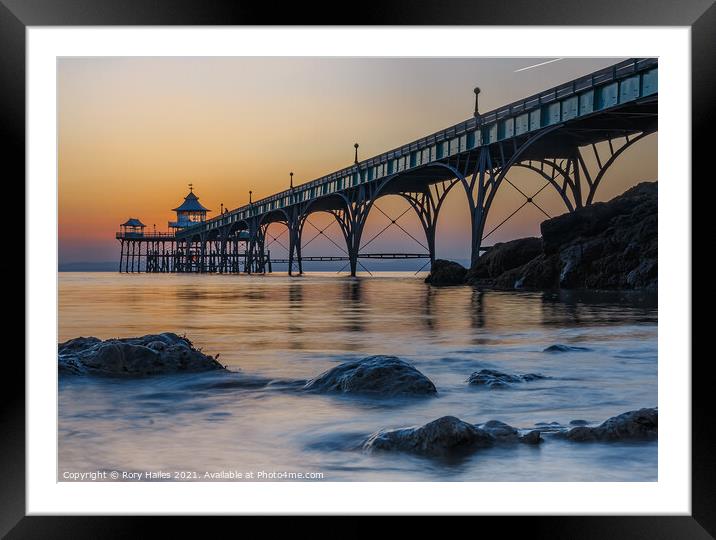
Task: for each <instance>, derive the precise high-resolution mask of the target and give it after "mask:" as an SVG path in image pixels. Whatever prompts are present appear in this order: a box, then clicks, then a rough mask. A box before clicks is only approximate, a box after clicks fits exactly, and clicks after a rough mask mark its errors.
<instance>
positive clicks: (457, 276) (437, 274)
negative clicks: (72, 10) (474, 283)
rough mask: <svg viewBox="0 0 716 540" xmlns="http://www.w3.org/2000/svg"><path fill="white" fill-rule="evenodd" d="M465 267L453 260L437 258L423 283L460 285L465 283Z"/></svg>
mask: <svg viewBox="0 0 716 540" xmlns="http://www.w3.org/2000/svg"><path fill="white" fill-rule="evenodd" d="M466 275H467V268H465V267H464V266H462V265H461V264H460V263H456V262H454V261H446V260H445V259H437V260H436V261H435V262H434V263H433V265H432V267H431V268H430V273H429V274H428V277H426V278H425V283H430V284H431V285H462V284H464V283H465V276H466Z"/></svg>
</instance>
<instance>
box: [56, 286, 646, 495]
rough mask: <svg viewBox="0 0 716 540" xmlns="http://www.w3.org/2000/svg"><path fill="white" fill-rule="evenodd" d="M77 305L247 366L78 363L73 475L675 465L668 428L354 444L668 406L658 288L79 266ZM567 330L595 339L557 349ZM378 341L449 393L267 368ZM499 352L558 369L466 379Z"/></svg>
mask: <svg viewBox="0 0 716 540" xmlns="http://www.w3.org/2000/svg"><path fill="white" fill-rule="evenodd" d="M59 305H60V328H59V340H60V341H64V340H66V339H69V338H72V337H77V336H88V335H92V336H97V337H99V338H103V339H106V338H110V337H130V336H138V335H143V334H148V333H159V332H164V331H173V332H176V333H178V334H183V333H186V335H187V337H189V338H190V339H191V340H192V341H193V342H194V344H195V346H197V347H200V348H202V349H203V350H204V352H207V353H209V354H212V355H215V354H216V353H220V358H219V360H220V361H221V362H222V363H224V364H227V365H228V367H229V368H230V369H231V370H235V371H240V372H241V373H240V374H239V375H229V376H227V375H226V374H221V373H210V374H198V375H177V376H165V377H158V378H149V379H143V380H134V381H131V380H97V379H81V378H77V379H74V380H72V379H69V380H64V381H63V382H61V383H60V392H59V414H60V417H59V472H60V479H62V476H63V473H64V472H66V471H71V472H77V471H79V472H84V471H93V470H105V471H111V470H118V471H132V472H136V471H141V472H146V471H159V470H162V471H190V472H196V473H198V474H199V475H203V474H204V473H205V472H220V471H229V470H232V471H245V472H250V471H253V472H260V471H267V472H273V471H277V472H284V471H285V472H319V473H323V481H346V480H358V481H366V480H368V481H372V480H376V481H384V480H400V481H405V480H410V481H424V480H438V481H465V480H467V481H570V480H579V481H655V480H656V479H657V443H632V444H600V443H596V444H575V443H568V442H563V441H558V440H554V439H547V441H546V442H545V443H544V444H542V445H541V446H539V447H529V446H527V445H516V446H514V447H507V448H504V447H503V448H492V449H488V450H481V451H478V452H477V453H475V454H473V455H472V456H471V457H468V458H465V459H461V460H458V461H450V462H445V461H436V460H430V459H425V458H417V457H412V456H406V455H397V454H396V455H380V454H373V455H366V454H363V453H362V452H360V451H356V450H353V449H352V448H353V446H354V445H355V444H356V443H358V442H359V441H361V440H362V439H363V438H365V437H366V436H367V435H368V434H370V433H371V432H373V431H375V430H378V429H380V428H393V427H404V426H410V425H416V424H423V423H425V422H428V421H431V420H434V419H436V418H438V417H440V416H443V415H454V416H457V417H459V418H461V419H463V420H465V421H469V422H472V423H481V422H485V421H487V420H491V419H496V420H501V421H504V422H507V423H509V424H511V425H513V426H515V427H518V428H523V429H528V428H531V427H534V425H535V424H536V423H538V422H559V423H561V424H563V425H567V424H568V423H569V422H570V421H571V420H575V419H582V420H587V421H589V422H594V423H599V422H601V421H603V420H605V419H606V418H608V417H610V416H613V415H615V414H619V413H621V412H625V411H628V410H632V409H635V408H640V407H653V406H656V405H657V310H656V299H655V298H649V297H643V296H641V295H638V294H637V295H635V294H626V293H612V294H599V295H597V294H590V295H587V294H585V293H582V294H572V295H564V294H563V295H561V296H560V295H557V294H552V293H549V294H547V293H514V292H504V293H503V292H484V293H483V292H480V291H477V290H473V289H472V288H470V287H457V288H439V289H438V288H431V287H429V286H427V285H425V284H424V283H423V282H422V279H420V278H417V277H415V276H412V275H411V274H399V273H385V274H383V275H380V276H378V277H373V278H358V279H350V278H348V277H338V276H337V275H335V274H329V273H326V274H318V273H317V274H310V275H307V276H304V277H302V278H291V279H290V278H288V277H287V276H282V275H278V274H275V275H270V276H250V277H249V276H198V275H119V274H113V273H61V274H60V277H59ZM555 343H562V344H573V345H579V346H582V347H588V348H589V349H590V350H589V351H588V352H573V353H562V354H548V353H544V352H542V351H543V349H544V348H545V347H547V346H549V345H552V344H555ZM372 354H391V355H397V356H400V357H401V358H403V359H406V360H408V361H410V362H412V363H413V364H414V365H415V366H416V367H417V368H418V369H419V370H420V371H422V372H423V373H424V374H426V375H427V376H428V377H429V378H430V379H431V380H432V381H433V382H434V383H435V385H436V386H437V388H438V392H439V394H438V397H436V398H432V399H430V398H429V399H419V400H415V399H408V400H406V399H395V400H376V399H367V398H355V397H347V396H335V395H305V394H300V393H297V392H295V391H292V390H290V389H287V388H285V387H282V386H281V385H272V386H269V387H268V388H266V387H256V385H252V384H251V383H252V381H255V380H256V379H257V378H270V379H280V380H295V379H307V378H310V377H313V376H315V375H317V374H319V373H321V372H322V371H324V370H326V369H328V368H330V367H332V366H335V365H336V364H338V363H339V362H342V361H345V360H347V359H354V358H362V357H365V356H369V355H372ZM482 368H494V369H498V370H500V371H504V372H508V373H527V372H538V373H542V374H544V375H548V376H550V377H551V378H550V379H546V380H542V381H536V382H531V383H525V384H520V385H515V386H514V387H513V388H510V389H503V390H486V389H482V388H480V389H478V388H474V387H469V386H468V385H467V384H466V383H465V379H466V378H467V377H468V376H469V375H470V373H472V372H473V371H475V370H479V369H482ZM227 381H230V382H231V384H221V383H225V382H227ZM216 383H219V384H218V385H217V384H216ZM201 479H203V478H201Z"/></svg>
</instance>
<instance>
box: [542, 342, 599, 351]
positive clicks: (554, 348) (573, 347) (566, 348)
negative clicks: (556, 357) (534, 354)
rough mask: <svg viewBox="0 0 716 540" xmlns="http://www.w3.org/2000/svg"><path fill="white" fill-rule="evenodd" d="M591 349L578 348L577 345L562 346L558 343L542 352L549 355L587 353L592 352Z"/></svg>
mask: <svg viewBox="0 0 716 540" xmlns="http://www.w3.org/2000/svg"><path fill="white" fill-rule="evenodd" d="M590 350H591V349H589V348H587V347H577V346H576V345H562V344H561V343H557V344H555V345H550V346H549V347H547V348H546V349H545V350H544V351H542V352H548V353H559V352H585V351H590Z"/></svg>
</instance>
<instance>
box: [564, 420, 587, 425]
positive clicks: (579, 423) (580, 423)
mask: <svg viewBox="0 0 716 540" xmlns="http://www.w3.org/2000/svg"><path fill="white" fill-rule="evenodd" d="M588 424H589V422H587V421H586V420H572V421H571V422H570V423H569V425H570V426H586V425H588Z"/></svg>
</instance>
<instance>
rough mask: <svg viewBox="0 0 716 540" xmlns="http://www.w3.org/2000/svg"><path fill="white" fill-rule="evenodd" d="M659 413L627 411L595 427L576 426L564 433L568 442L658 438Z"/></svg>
mask: <svg viewBox="0 0 716 540" xmlns="http://www.w3.org/2000/svg"><path fill="white" fill-rule="evenodd" d="M658 430H659V412H658V410H657V409H656V408H653V409H639V410H637V411H629V412H625V413H623V414H620V415H618V416H613V417H612V418H609V419H608V420H606V421H605V422H603V423H602V424H600V425H599V426H596V427H588V426H577V427H574V428H572V429H570V430H569V431H568V432H566V434H565V437H566V438H567V439H569V440H570V441H575V442H584V441H644V440H647V441H648V440H655V439H656V438H657V437H658Z"/></svg>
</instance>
